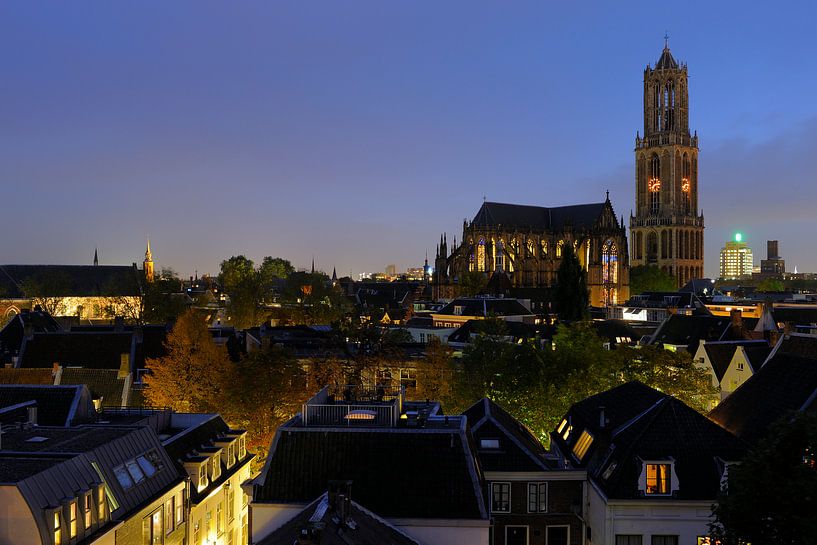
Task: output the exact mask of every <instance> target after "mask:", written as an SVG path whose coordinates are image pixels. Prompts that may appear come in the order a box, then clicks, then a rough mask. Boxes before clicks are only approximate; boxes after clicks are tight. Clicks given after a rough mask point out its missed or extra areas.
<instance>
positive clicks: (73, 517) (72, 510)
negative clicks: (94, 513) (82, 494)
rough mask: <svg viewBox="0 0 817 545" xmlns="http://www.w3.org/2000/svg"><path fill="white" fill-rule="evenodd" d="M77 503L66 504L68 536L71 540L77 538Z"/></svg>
mask: <svg viewBox="0 0 817 545" xmlns="http://www.w3.org/2000/svg"><path fill="white" fill-rule="evenodd" d="M78 514H79V513H78V510H77V502H76V501H72V502H71V503H69V504H68V536H69V537H70V538H71V539H74V538H75V537H77V516H78Z"/></svg>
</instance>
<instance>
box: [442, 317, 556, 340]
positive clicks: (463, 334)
mask: <svg viewBox="0 0 817 545" xmlns="http://www.w3.org/2000/svg"><path fill="white" fill-rule="evenodd" d="M483 323H484V322H483V321H482V320H468V321H467V322H465V323H464V324H462V325H461V326H460V327H458V328H457V329H456V330H455V331H454V332H452V333H451V335H449V336H448V342H450V343H451V342H454V343H470V342H471V335H474V334H478V333H479V332H480V331H481V330H480V325H482V324H483ZM502 326H503V328H504V329H505V332H506V335H505V336H506V337H509V338H510V339H512V340H513V342H516V341H519V340H520V339H524V340H528V339H534V338H536V337H539V338H540V339H550V338H552V337H553V335H554V334H555V333H556V326H555V325H548V324H538V325H533V324H526V323H524V322H515V321H514V322H511V321H506V322H503V323H502Z"/></svg>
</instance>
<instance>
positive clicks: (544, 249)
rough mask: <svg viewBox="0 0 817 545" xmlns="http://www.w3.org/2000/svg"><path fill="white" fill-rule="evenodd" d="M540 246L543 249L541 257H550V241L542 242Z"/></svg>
mask: <svg viewBox="0 0 817 545" xmlns="http://www.w3.org/2000/svg"><path fill="white" fill-rule="evenodd" d="M540 246H541V248H542V254H541V255H543V256H546V255H548V241H547V240H543V241H541V243H540Z"/></svg>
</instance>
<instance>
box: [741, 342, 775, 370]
mask: <svg viewBox="0 0 817 545" xmlns="http://www.w3.org/2000/svg"><path fill="white" fill-rule="evenodd" d="M743 351H744V352H745V353H746V359H748V360H749V365H751V366H752V372H753V373H757V370H758V369H760V368H761V367H762V366H763V363H764V362H765V361H766V358H768V357H769V354H771V352H772V347H771V346H769V345H768V344H767V345H765V346H764V345H760V346H754V345H753V346H745V347H744V348H743Z"/></svg>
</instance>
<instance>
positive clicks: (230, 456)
mask: <svg viewBox="0 0 817 545" xmlns="http://www.w3.org/2000/svg"><path fill="white" fill-rule="evenodd" d="M234 462H235V444H234V443H230V444H229V445H227V467H232V465H233V463H234Z"/></svg>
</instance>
